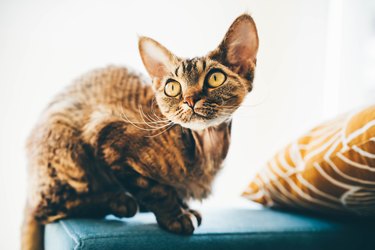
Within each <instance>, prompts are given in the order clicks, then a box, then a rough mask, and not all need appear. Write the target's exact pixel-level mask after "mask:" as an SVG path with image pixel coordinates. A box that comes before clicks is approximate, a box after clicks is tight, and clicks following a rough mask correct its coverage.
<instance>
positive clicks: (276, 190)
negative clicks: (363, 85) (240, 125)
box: [242, 105, 375, 216]
mask: <svg viewBox="0 0 375 250" xmlns="http://www.w3.org/2000/svg"><path fill="white" fill-rule="evenodd" d="M242 196H244V197H246V198H247V199H249V200H252V201H255V202H259V203H261V204H263V205H266V206H271V207H273V206H276V207H284V208H295V209H300V210H312V211H319V212H325V213H335V214H337V213H340V214H356V215H363V216H371V215H375V105H374V106H370V107H367V108H365V109H362V110H360V111H359V112H355V113H351V114H345V115H342V116H340V117H337V118H336V119H334V120H332V121H329V122H327V123H324V124H322V125H320V126H318V127H316V128H314V129H312V130H311V131H310V132H308V133H307V134H305V135H304V136H302V137H301V138H299V139H297V140H296V141H294V142H292V143H291V144H289V145H288V146H287V147H285V148H284V149H283V150H281V151H280V152H279V153H277V154H276V155H275V156H274V157H273V158H272V159H271V160H270V161H269V162H268V163H267V164H266V166H264V167H263V168H262V169H261V170H260V171H259V172H258V173H257V175H256V176H255V178H254V179H253V180H252V181H251V182H250V184H249V185H248V187H247V189H246V190H245V191H244V193H243V194H242Z"/></svg>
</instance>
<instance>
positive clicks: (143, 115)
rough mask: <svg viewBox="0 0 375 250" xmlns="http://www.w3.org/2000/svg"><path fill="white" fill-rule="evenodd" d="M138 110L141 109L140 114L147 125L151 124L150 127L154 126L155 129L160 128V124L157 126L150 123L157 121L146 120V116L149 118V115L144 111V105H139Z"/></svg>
mask: <svg viewBox="0 0 375 250" xmlns="http://www.w3.org/2000/svg"><path fill="white" fill-rule="evenodd" d="M138 111H139V114H140V116H141V119H142V120H143V122H144V123H145V124H146V125H147V126H149V127H150V128H154V129H159V128H160V126H155V125H151V124H150V123H152V122H154V123H155V121H149V122H146V120H145V118H144V117H146V118H147V116H146V115H145V113H144V112H143V109H142V106H138Z"/></svg>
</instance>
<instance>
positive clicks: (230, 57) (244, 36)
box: [208, 14, 259, 80]
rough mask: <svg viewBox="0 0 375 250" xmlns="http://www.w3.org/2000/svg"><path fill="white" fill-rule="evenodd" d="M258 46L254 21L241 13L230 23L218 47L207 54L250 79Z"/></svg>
mask: <svg viewBox="0 0 375 250" xmlns="http://www.w3.org/2000/svg"><path fill="white" fill-rule="evenodd" d="M258 47H259V39H258V32H257V28H256V26H255V22H254V20H253V18H252V17H251V16H249V15H247V14H243V15H241V16H239V17H238V18H237V19H236V20H235V21H234V22H233V23H232V25H231V26H230V28H229V30H228V31H227V33H226V34H225V37H224V39H223V41H222V42H221V43H220V45H219V47H218V48H216V49H215V50H214V51H212V52H210V53H209V55H208V56H209V57H210V58H212V59H213V60H216V61H218V62H220V63H222V64H224V65H225V66H227V67H229V68H231V69H232V70H233V71H235V72H236V73H237V74H239V75H241V76H242V77H244V78H246V79H248V80H252V77H253V70H254V65H255V64H256V58H257V52H258Z"/></svg>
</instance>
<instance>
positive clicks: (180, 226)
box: [122, 172, 201, 235]
mask: <svg viewBox="0 0 375 250" xmlns="http://www.w3.org/2000/svg"><path fill="white" fill-rule="evenodd" d="M122 183H123V185H124V187H125V188H126V189H127V190H128V191H129V192H130V193H131V194H132V195H133V196H134V197H135V198H136V200H137V201H138V203H139V204H141V205H143V206H145V207H146V208H147V209H148V210H149V211H151V212H153V213H154V214H155V216H156V220H157V222H158V224H159V225H160V226H161V227H162V228H163V229H165V230H167V231H169V232H172V233H177V234H185V235H190V234H192V233H193V232H194V230H195V228H196V227H198V226H199V225H200V223H201V216H200V214H199V213H198V212H197V211H195V210H192V209H190V208H189V207H188V206H187V204H186V203H184V202H182V201H181V199H180V198H179V197H178V194H177V192H176V190H175V189H174V188H173V187H171V186H168V185H165V184H161V183H159V182H157V181H155V180H152V179H150V178H146V177H143V176H141V175H140V174H138V173H136V172H133V173H132V174H130V175H127V178H125V179H123V180H122Z"/></svg>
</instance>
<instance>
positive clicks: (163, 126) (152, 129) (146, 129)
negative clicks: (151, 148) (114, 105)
mask: <svg viewBox="0 0 375 250" xmlns="http://www.w3.org/2000/svg"><path fill="white" fill-rule="evenodd" d="M121 109H122V116H121V118H122V120H123V121H125V122H127V123H130V124H131V125H133V126H134V127H136V128H138V129H140V130H144V131H157V130H160V129H163V128H165V127H168V126H170V125H171V124H173V122H168V123H167V124H164V125H162V126H159V127H155V128H144V127H140V126H138V125H137V124H145V123H139V122H133V121H131V120H130V119H129V117H127V116H126V114H125V112H124V110H123V107H121ZM146 124H147V123H146Z"/></svg>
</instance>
